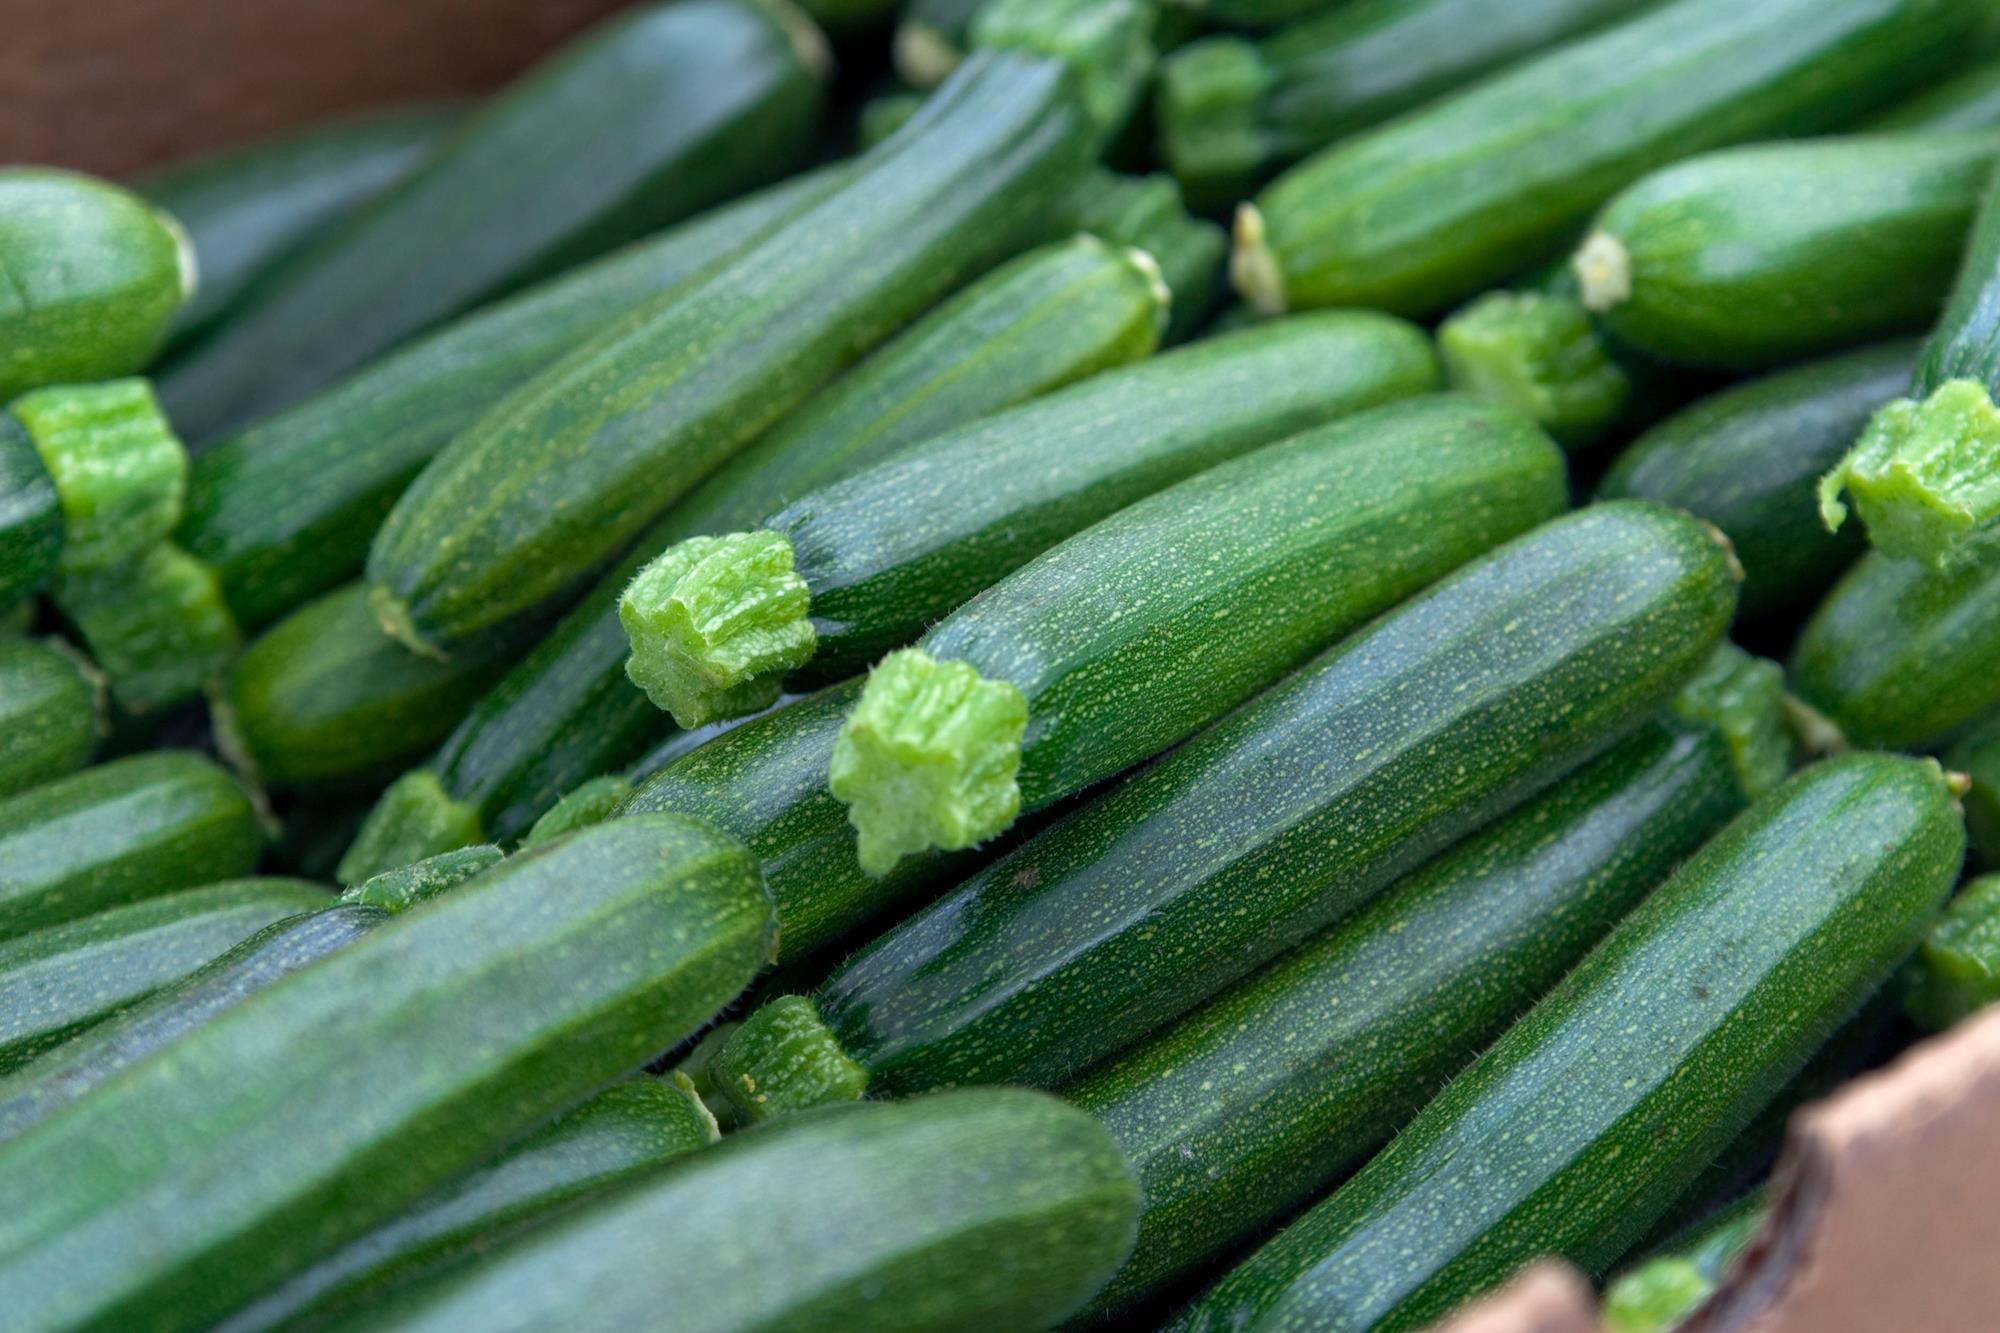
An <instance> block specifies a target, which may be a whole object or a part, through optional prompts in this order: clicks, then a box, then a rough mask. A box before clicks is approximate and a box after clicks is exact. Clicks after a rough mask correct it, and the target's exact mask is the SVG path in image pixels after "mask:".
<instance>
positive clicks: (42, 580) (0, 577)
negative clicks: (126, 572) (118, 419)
mask: <svg viewBox="0 0 2000 1333" xmlns="http://www.w3.org/2000/svg"><path fill="white" fill-rule="evenodd" d="M62 547H63V516H62V503H61V501H59V500H58V499H57V498H56V484H55V481H54V479H53V478H51V477H50V476H49V470H48V469H47V468H46V467H44V466H42V456H41V454H40V453H39V452H37V451H36V449H35V442H34V441H33V440H31V439H29V438H28V432H27V430H26V429H24V428H23V427H22V425H21V423H20V422H18V421H16V420H15V419H14V417H13V414H12V413H9V412H0V610H11V609H13V608H14V607H16V606H18V605H20V604H21V603H22V602H23V601H25V600H27V599H28V598H30V597H32V596H34V595H35V594H36V593H38V592H40V591H41V590H42V589H43V588H44V587H46V586H47V585H48V582H49V579H50V578H52V577H53V576H54V574H55V572H56V557H57V556H60V555H61V554H62Z"/></svg>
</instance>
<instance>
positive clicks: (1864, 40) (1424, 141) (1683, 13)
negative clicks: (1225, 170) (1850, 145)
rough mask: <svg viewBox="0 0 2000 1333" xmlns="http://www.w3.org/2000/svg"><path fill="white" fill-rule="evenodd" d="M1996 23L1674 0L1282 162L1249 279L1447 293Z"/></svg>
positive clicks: (1404, 298) (1252, 240) (1256, 296)
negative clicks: (1641, 191) (1640, 183)
mask: <svg viewBox="0 0 2000 1333" xmlns="http://www.w3.org/2000/svg"><path fill="white" fill-rule="evenodd" d="M1995 31H2000V15H1996V13H1995V12H1994V10H1993V8H1992V7H1991V6H1990V5H1988V4H1986V3H1984V0H1846V3H1842V4H1837V5H1829V4H1825V3H1823V0H1765V2H1764V3H1762V4H1756V5H1743V4H1740V3H1738V2H1737V0H1676V2H1675V3H1673V4H1670V5H1667V6H1666V7H1665V8H1662V9H1658V10H1654V11H1652V12H1650V13H1647V14H1644V15H1641V16H1640V17H1638V18H1634V19H1630V20H1628V21H1627V22H1625V23H1622V24H1620V25H1618V26H1617V27H1615V28H1612V29H1609V30H1607V31H1605V32H1601V33H1598V34H1596V35H1595V36H1590V37H1585V38H1582V39H1580V40H1578V41H1574V42H1571V43H1569V44H1567V45H1565V46H1562V47H1560V48H1558V49H1557V50H1555V51H1553V52H1550V53H1549V54H1547V55H1545V56H1541V57H1539V58H1537V59H1534V60H1531V61H1527V62H1524V63H1523V64H1521V65H1518V66H1516V67H1514V68H1513V69H1512V70H1510V71H1508V72H1506V73H1503V74H1500V75H1498V76H1496V77H1494V78H1491V79H1488V80H1486V81H1485V82H1483V83H1479V84H1477V85H1475V86H1473V87H1471V88H1469V89H1466V90H1465V91H1463V92H1460V93H1457V94H1454V95H1451V96H1448V97H1446V98H1443V99H1441V100H1439V101H1437V102H1433V103H1432V104H1430V105H1429V106H1428V107H1424V108H1422V109H1420V110H1418V111H1415V112H1413V113H1411V114H1409V115H1407V116H1404V117H1403V118H1401V119H1400V120H1397V121H1395V122H1393V123H1392V124H1389V125H1386V126H1383V127H1381V128H1379V129H1376V130H1373V131H1370V132H1368V133H1364V134H1361V135H1358V136H1356V137H1355V138H1352V139H1349V140H1347V141H1346V142H1344V143H1340V144H1336V145H1334V146H1333V147H1331V148H1329V149H1327V150H1325V151H1324V152H1322V153H1320V154H1319V155H1317V156H1315V157H1312V158H1309V159H1307V160H1306V161H1305V162H1303V163H1301V164H1300V165H1298V166H1297V167H1294V168H1293V169H1292V170H1291V171H1288V172H1286V173H1285V174H1284V175H1283V176H1280V177H1279V178H1278V179H1277V180H1276V181H1275V182H1273V183H1272V184H1271V185H1270V186H1268V187H1267V188H1266V189H1265V190H1264V191H1263V192H1262V193H1260V194H1259V195H1258V196H1257V198H1256V201H1255V203H1254V204H1253V205H1248V206H1246V207H1245V209H1244V210H1243V211H1241V212H1240V213H1239V214H1238V217H1237V234H1236V255H1235V258H1234V260H1233V263H1232V268H1233V273H1234V276H1235V280H1236V286H1237V290H1238V291H1240V292H1242V293H1243V294H1244V295H1245V296H1246V297H1248V298H1249V299H1251V300H1252V301H1253V302H1255V303H1256V304H1257V305H1259V306H1260V307H1261V308H1263V309H1265V310H1267V311H1275V310H1284V309H1287V308H1302V307H1308V306H1322V305H1369V306H1377V307H1380V308H1383V309H1387V310H1393V311H1396V312H1397V313H1399V314H1410V315H1418V314H1425V313H1428V312H1430V311H1434V310H1437V309H1439V308H1441V307H1443V306H1446V305H1449V304H1450V303H1452V302H1454V301H1458V300H1462V299H1464V298H1465V297H1467V296H1469V295H1471V294H1472V293H1474V292H1476V291H1478V290H1479V289H1480V288H1482V287H1485V286H1489V285H1491V284H1492V283H1494V282H1497V281H1500V280H1503V279H1505V278H1506V277H1507V275H1508V274H1510V273H1516V272H1519V271H1521V270H1522V269H1524V268H1526V267H1528V266H1529V265H1530V264H1533V263H1535V262H1537V261H1538V260H1541V259H1543V258H1546V257H1549V255H1550V253H1551V252H1552V251H1553V250H1554V249H1555V248H1556V247H1558V246H1560V245H1562V244H1563V243H1564V242H1565V241H1566V240H1567V239H1569V237H1570V235H1571V234H1572V232H1573V231H1574V229H1576V228H1577V227H1578V226H1580V225H1581V224H1582V223H1583V222H1584V221H1585V220H1586V219H1587V218H1588V217H1589V215H1590V214H1591V213H1592V212H1593V211H1594V210H1595V209H1596V208H1597V206H1598V205H1599V204H1601V203H1603V202H1604V201H1605V200H1606V199H1608V198H1609V197H1610V196H1612V195H1613V194H1615V193H1617V192H1618V190H1620V189H1621V188H1623V187H1624V186H1626V185H1629V184H1630V183H1632V182H1633V181H1635V180H1637V179H1639V178H1640V177H1641V176H1644V175H1645V174H1646V173H1647V172H1649V171H1652V170H1655V169H1657V168H1658V167H1660V166H1663V165H1665V164H1666V163H1668V162H1672V161H1674V160H1676V159H1679V158H1682V157H1686V156H1687V155H1688V154H1690V153H1693V152H1699V151H1701V150H1702V149H1706V148H1714V147H1720V146H1722V145H1725V144H1730V143H1739V142H1743V141H1745V140H1750V139H1758V138H1771V137H1776V136H1781V135H1787V134H1808V133H1811V132H1813V131H1815V130H1823V129H1828V128H1831V127H1833V126H1835V125H1837V124H1839V123H1841V122H1843V121H1846V120H1852V119H1854V118H1855V117H1857V116H1859V115H1861V114H1862V113H1865V112H1866V111H1868V110H1870V109H1872V108H1873V107H1876V106H1879V105H1881V104H1883V103H1885V102H1888V101H1890V100H1891V99H1893V98H1894V97H1895V96H1896V95H1897V94H1899V93H1903V92H1907V91H1910V90H1913V89H1916V88H1921V87H1922V86H1923V85H1924V83H1925V81H1926V80H1928V79H1930V78H1933V77H1935V76H1936V75H1938V74H1940V73H1942V72H1944V71H1947V70H1949V69H1951V68H1952V67H1953V65H1954V64H1955V63H1957V62H1958V61H1960V60H1962V59H1963V58H1964V53H1965V52H1966V51H1967V50H1968V49H1970V48H1974V47H1976V46H1977V44H1978V43H1980V42H1982V41H1984V40H1986V39H1987V38H1988V37H1989V36H1990V35H1991V34H1992V33H1994V32H1995Z"/></svg>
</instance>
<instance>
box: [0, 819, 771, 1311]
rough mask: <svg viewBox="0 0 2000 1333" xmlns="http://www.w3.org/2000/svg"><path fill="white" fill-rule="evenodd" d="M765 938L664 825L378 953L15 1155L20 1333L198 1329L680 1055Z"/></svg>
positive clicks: (14, 1285) (731, 858) (690, 841)
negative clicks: (624, 1078)
mask: <svg viewBox="0 0 2000 1333" xmlns="http://www.w3.org/2000/svg"><path fill="white" fill-rule="evenodd" d="M770 918H771V911H770V900H769V898H768V896H767V895H766V894H765V892H764V890H763V886H762V884H761V883H759V882H758V879H757V876H756V869H755V866H754V865H753V864H752V863H751V861H750V860H749V858H748V857H747V856H746V855H744V853H743V851H742V849H741V848H739V847H737V846H736V845H735V844H734V843H732V842H730V841H729V840H728V839H726V838H724V837H723V836H722V835H720V834H718V833H716V832H715V831H714V830H713V829H711V828H709V827H708V826H706V825H703V824H701V823H699V822H698V821H694V820H687V819H682V818H678V817H675V816H655V817H652V818H648V819H625V820H619V821H617V822H616V823H613V824H605V825H600V826H599V827H597V828H594V829H588V830H585V831H584V832H582V833H580V834H578V835H577V836H576V837H573V838H568V839H565V840H563V841H561V842H557V843H551V844H549V845H548V846H545V847H541V848H537V849H535V850H534V851H530V852H525V853H522V854H521V855H519V856H515V857H511V858H509V859H508V860H507V861H506V862H505V863H503V864H502V865H501V866H499V867H496V868H495V869H494V870H492V871H490V872H488V873H487V874H485V875H483V876H481V877H480V878H479V879H478V880H476V881H474V882H472V883H469V884H467V885H464V886H461V888H460V889H459V891H458V892H455V893H451V894H447V895H445V896H443V897H441V898H438V899H436V900H434V901H432V902H431V903H428V904H426V905H425V906H424V907H422V908H420V909H418V910H417V911H413V912H411V913H409V914H407V915H405V916H402V917H399V918H397V919H396V920H395V921H393V922H391V923H388V924H385V925H383V926H382V927H380V928H379V929H376V930H373V931H370V932H369V933H368V934H366V935H365V936H363V937H362V938H361V939H360V940H358V941H356V942H355V943H354V944H352V945H351V946H349V947H347V948H344V949H341V950H339V951H338V952H336V953H334V954H333V955H332V956H330V957H327V958H324V959H322V960H321V961H320V962H318V963H316V964H314V965H313V966H311V967H309V968H305V969H302V970H301V971H299V972H297V973H294V974H293V975H292V976H290V977H288V978H287V979H286V980H284V981H283V982H281V983H279V984H277V985H275V986H272V987H270V988H269V989H267V990H264V991H262V992H261V993H259V994H258V995H257V996H256V997H255V998H253V999H250V1000H248V1001H246V1002H244V1003H243V1004H241V1005H238V1006H237V1007H235V1008H234V1009H231V1010H229V1011H228V1012H226V1013H224V1014H222V1015H220V1016H218V1017H216V1018H215V1019H213V1020H212V1021H210V1022H209V1023H207V1024H205V1025H203V1026H202V1027H201V1028H199V1029H198V1030H196V1031H194V1032H191V1033H188V1034H186V1035H185V1036H183V1037H182V1038H181V1039H180V1040H179V1041H177V1042H176V1043H174V1046H173V1054H172V1058H160V1059H155V1060H149V1061H145V1062H143V1063H142V1064H140V1065H137V1066H134V1067H132V1068H130V1069H127V1070H126V1071H125V1072H124V1074H123V1075H121V1076H120V1077H119V1078H117V1079H115V1080H113V1081H112V1082H110V1083H107V1084H105V1085H104V1086H101V1087H99V1088H98V1089H97V1090H96V1092H95V1093H94V1094H93V1095H91V1096H90V1097H87V1098H84V1099H83V1100H81V1101H78V1102H75V1103H73V1104H71V1105H70V1106H68V1107H66V1108H65V1109H64V1110H63V1111H62V1112H61V1113H59V1114H57V1115H55V1116H53V1117H51V1118H50V1119H48V1120H46V1121H44V1122H43V1123H42V1124H41V1125H39V1126H38V1127H37V1128H36V1129H35V1131H34V1132H33V1133H31V1134H26V1135H23V1136H22V1137H20V1138H19V1139H16V1140H14V1141H12V1142H11V1143H9V1144H7V1145H6V1146H5V1147H0V1182H5V1183H4V1185H0V1189H4V1191H5V1193H6V1197H8V1198H9V1199H11V1200H15V1201H17V1204H18V1206H15V1207H13V1208H11V1209H10V1210H9V1212H8V1215H7V1217H6V1218H5V1219H4V1220H0V1291H4V1292H5V1293H6V1297H7V1308H8V1310H9V1318H10V1320H11V1321H13V1322H14V1323H15V1324H17V1325H18V1326H19V1327H22V1328H50V1327H57V1326H63V1327H72V1326H80V1325H85V1324H89V1323H92V1322H96V1323H99V1324H101V1325H104V1326H109V1327H118V1328H126V1329H133V1330H153V1331H154V1333H163V1331H165V1330H180V1329H197V1328H206V1327H208V1326H209V1325H210V1324H211V1323H213V1322H214V1321H215V1320H216V1319H217V1318H218V1317H220V1316H221V1315H223V1314H226V1313H228V1312H229V1311H230V1310H232V1309H235V1308H236V1307H237V1306H239V1305H241V1304H242V1303H243V1302H244V1301H245V1300H247V1299H249V1298H252V1297H254V1296H256V1295H258V1294H260V1293H262V1292H263V1291H265V1290H268V1289H269V1288H270V1287H272V1286H274V1285H275V1284H276V1283H277V1282H278V1281H280V1280H282V1279H283V1278H285V1277H286V1276H288V1275H289V1274H291V1273H294V1272H296V1271H298V1270H300V1269H302V1268H304V1267H305V1266H306V1265H307V1264H309V1263H311V1262H312V1261H314V1260H315V1259H317V1258H319V1257H320V1256H322V1255H324V1254H326V1253H328V1252H330V1251H332V1250H333V1249H334V1248H335V1247H337V1246H339V1245H341V1244H342V1243H344V1242H346V1241H348V1240H350V1239H352V1238H353V1237H355V1236H358V1235H360V1234H361V1233H362V1232H364V1231H366V1230H368V1229H369V1228H371V1227H374V1226H376V1225H379V1224H381V1223H382V1222H385V1221H387V1220H388V1219H390V1218H391V1217H394V1216H395V1215H396V1214H397V1213H399V1212H401V1211H402V1210H403V1209H404V1208H405V1207H407V1206H408V1205H410V1204H411V1203H414V1202H415V1201H416V1200H417V1199H418V1198H420V1197H422V1196H423V1195H424V1194H425V1193H426V1192H428V1191H429V1190H430V1189H432V1188H433V1187H435V1186H437V1185H438V1184H441V1183H442V1182H444V1181H445V1180H448V1179H449V1178H451V1177H452V1176H454V1175H456V1174H458V1173H459V1172H461V1171H463V1170H465V1169H467V1168H469V1167H471V1166H473V1165H475V1164H477V1163H478V1162H480V1161H482V1160H484V1159H486V1158H488V1157H490V1156H492V1155H493V1154H494V1153H495V1152H497V1151H498V1150H499V1149H501V1148H503V1147H505V1146H506V1145H507V1144H508V1143H510V1142H513V1141H514V1140H516V1139H518V1138H520V1137H521V1136H522V1135H523V1134H525V1133H526V1132H528V1131H530V1130H532V1129H534V1128H536V1127H537V1126H539V1125H540V1124H542V1123H543V1122H545V1121H546V1120H548V1119H549V1118H550V1117H552V1116H553V1115H555V1114H556V1113H558V1112H560V1111H562V1110H564V1109H566V1108H568V1107H570V1106H572V1105H574V1104H575V1103H577V1102H578V1101H580V1100H581V1099H582V1098H584V1097H585V1096H587V1095H589V1094H590V1093H592V1092H594V1091H596V1090H598V1089H599V1088H602V1087H603V1086H605V1085H606V1084H608V1083H609V1082H611V1081H612V1080H613V1079H615V1078H617V1077H619V1076H621V1075H623V1074H626V1073H629V1072H631V1071H632V1070H634V1069H636V1068H638V1067H639V1066H640V1065H642V1064H643V1063H645V1062H646V1061H647V1060H649V1059H651V1058H653V1057H654V1056H656V1055H658V1054H659V1053H660V1052H661V1051H662V1050H664V1049H665V1048H667V1047H669V1046H671V1045H673V1044H674V1043H675V1042H676V1041H678V1040H679V1039H681V1038H682V1037H684V1036H686V1035H687V1034H688V1033H689V1032H691V1031H692V1030H693V1029H694V1028H696V1027H697V1026H699V1025H700V1024H701V1023H703V1022H705V1021H706V1020H707V1019H708V1018H709V1017H710V1016H712V1015H713V1014H714V1013H715V1011H716V1010H717V1009H718V1008H720V1007H721V1006H722V1005H724V1004H726V1003H728V1002H729V1001H730V1000H731V999H733V998H734V997H735V996H736V994H737V992H738V991H740V990H741V989H742V987H743V986H744V985H745V984H747V983H748V982H749V980H750V978H751V977H752V976H753V975H754V974H755V972H756V970H757V968H758V966H759V965H760V964H761V963H762V961H763V959H764V956H765V953H766V950H767V948H768V944H769V938H770V928H771V919H770ZM106 1143H117V1144H119V1145H120V1148H119V1151H118V1152H117V1153H116V1154H115V1155H112V1154H107V1153H106V1152H105V1151H104V1145H105V1144H106Z"/></svg>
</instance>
